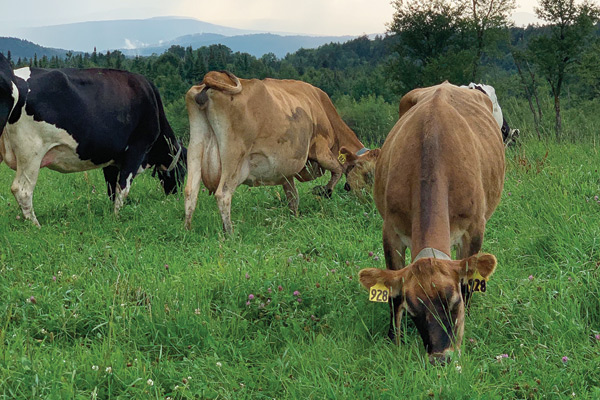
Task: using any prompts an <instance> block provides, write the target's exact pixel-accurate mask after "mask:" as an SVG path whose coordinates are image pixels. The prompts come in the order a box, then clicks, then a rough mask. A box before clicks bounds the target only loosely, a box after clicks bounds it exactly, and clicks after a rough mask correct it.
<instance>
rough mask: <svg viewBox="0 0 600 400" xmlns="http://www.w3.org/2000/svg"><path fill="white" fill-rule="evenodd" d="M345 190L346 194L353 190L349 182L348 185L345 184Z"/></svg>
mask: <svg viewBox="0 0 600 400" xmlns="http://www.w3.org/2000/svg"><path fill="white" fill-rule="evenodd" d="M344 190H345V191H346V192H349V191H350V190H351V189H350V185H349V184H348V182H346V183H345V184H344Z"/></svg>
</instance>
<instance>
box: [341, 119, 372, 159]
mask: <svg viewBox="0 0 600 400" xmlns="http://www.w3.org/2000/svg"><path fill="white" fill-rule="evenodd" d="M338 125H339V126H336V127H334V128H335V130H336V132H337V137H338V141H339V147H340V148H341V147H345V148H347V149H348V150H350V151H351V152H352V153H356V152H357V151H359V150H361V149H364V148H365V146H364V145H363V144H362V142H361V141H360V140H358V138H357V137H356V134H355V133H354V132H353V131H352V129H350V128H349V127H348V125H346V123H345V122H344V121H342V120H341V119H340V121H339V124H338Z"/></svg>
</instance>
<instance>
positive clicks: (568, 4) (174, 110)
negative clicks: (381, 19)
mask: <svg viewBox="0 0 600 400" xmlns="http://www.w3.org/2000/svg"><path fill="white" fill-rule="evenodd" d="M392 4H393V5H394V8H395V10H396V11H395V13H394V15H393V17H392V20H391V22H390V23H389V24H388V31H387V32H386V34H385V35H381V36H376V37H374V38H368V37H367V36H361V37H358V38H356V39H354V40H351V41H348V42H346V43H330V44H327V45H324V46H321V47H319V48H317V49H300V50H298V51H297V52H295V53H293V54H288V55H286V56H285V57H283V58H281V59H279V58H277V57H276V56H275V55H274V54H272V53H271V54H265V55H263V56H262V57H255V56H252V55H250V54H248V53H241V52H233V51H232V50H231V49H229V48H228V47H226V46H224V45H211V46H207V47H201V48H198V49H192V48H191V47H182V46H172V47H171V48H169V49H168V50H167V51H166V52H164V53H163V54H160V55H158V54H155V55H152V56H149V57H126V56H125V55H124V54H123V53H121V52H120V51H112V52H111V51H107V52H104V53H102V52H96V51H93V52H92V53H83V54H82V53H79V54H74V53H68V54H67V55H66V57H64V58H61V57H57V56H53V57H50V58H48V57H45V56H43V57H41V58H38V57H37V56H36V57H34V58H32V59H19V60H12V61H13V63H14V64H15V66H16V67H22V66H31V67H41V68H65V67H72V68H92V67H100V68H117V69H124V70H128V71H131V72H136V73H139V74H142V75H144V76H146V77H148V78H149V79H150V80H151V81H152V82H154V84H155V85H156V86H157V87H158V88H159V90H160V92H161V95H162V97H163V102H164V104H165V109H166V112H167V116H168V118H169V121H170V122H171V124H172V125H173V128H174V129H175V131H176V132H177V133H178V135H180V136H183V137H184V138H185V137H186V136H187V134H188V133H189V128H188V123H187V114H186V111H185V101H184V95H185V92H186V91H187V90H188V89H189V88H190V87H191V86H192V85H194V84H198V83H199V82H200V81H201V80H202V78H203V76H204V74H206V72H208V71H211V70H229V71H231V72H233V73H234V74H235V75H237V76H239V77H243V78H258V79H263V78H266V77H270V78H277V79H298V80H303V81H306V82H309V83H311V84H313V85H315V86H317V87H319V88H321V89H323V90H324V91H325V92H326V93H327V94H328V95H329V96H330V97H332V99H333V100H334V103H335V104H336V107H337V108H338V110H339V111H340V114H341V115H342V117H343V118H344V119H345V120H346V122H347V123H348V124H349V125H350V127H351V128H352V129H353V130H355V132H356V133H357V135H358V136H359V137H360V138H361V140H363V141H364V142H365V143H370V144H380V143H382V142H383V140H384V139H385V136H386V135H387V133H388V132H389V130H390V129H391V127H392V126H393V124H394V123H395V121H396V119H397V104H398V101H399V98H400V97H401V96H402V95H403V94H405V93H406V92H407V91H409V90H411V89H413V88H415V87H423V86H429V85H434V84H438V83H440V82H443V81H445V80H448V81H450V82H452V83H455V84H459V85H460V84H468V83H469V82H484V83H488V84H491V85H492V86H495V87H496V88H497V91H498V93H501V94H502V95H503V99H502V100H501V103H502V102H503V101H506V100H507V99H512V100H514V101H515V103H518V104H523V105H524V107H526V108H527V109H528V110H529V118H530V119H531V120H532V122H533V123H532V126H533V128H534V130H535V135H537V137H539V138H540V139H541V138H544V137H546V138H547V137H549V136H553V137H554V138H555V139H556V140H562V139H564V138H563V123H562V122H563V121H562V103H561V100H562V99H563V98H564V97H565V93H567V94H568V96H567V97H568V99H567V108H573V107H579V106H581V104H582V103H585V104H588V103H594V102H595V99H596V98H597V97H598V95H600V51H599V50H600V28H599V25H598V23H597V22H598V18H599V16H600V11H599V9H598V7H597V6H596V5H595V4H594V3H592V2H589V1H587V0H585V1H583V2H581V3H577V2H575V0H539V5H538V7H537V8H536V14H537V16H538V17H539V18H540V19H541V20H543V21H544V22H545V24H544V25H542V26H537V25H536V26H532V25H530V26H528V27H525V28H517V27H513V26H511V23H510V20H509V17H510V15H511V13H512V11H513V10H514V7H515V5H514V0H461V1H449V0H434V1H430V0H395V1H394V2H393V3H392ZM548 99H550V102H551V103H552V111H553V112H551V113H550V114H549V115H548V107H546V106H545V104H546V103H547V102H548ZM586 102H587V103H586ZM588 107H589V104H588ZM550 119H553V120H554V121H553V122H554V124H553V127H552V129H546V128H545V127H547V126H548V123H549V122H548V121H549V120H550ZM567 138H568V136H567Z"/></svg>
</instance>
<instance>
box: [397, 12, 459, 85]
mask: <svg viewBox="0 0 600 400" xmlns="http://www.w3.org/2000/svg"><path fill="white" fill-rule="evenodd" d="M392 5H393V6H394V8H395V9H396V12H395V13H394V17H393V20H392V22H391V23H390V24H389V27H388V29H389V30H388V32H389V33H391V34H394V35H396V36H397V37H398V41H397V43H396V45H395V46H394V50H395V51H396V52H397V54H398V57H397V58H395V59H392V60H391V61H390V67H391V68H390V69H389V71H390V74H391V75H392V76H393V78H394V80H395V81H396V82H397V84H398V91H399V92H406V91H408V90H410V89H412V88H414V87H416V86H428V85H431V84H437V83H439V75H440V74H438V73H431V71H429V72H427V66H428V65H429V64H431V63H436V60H437V62H438V63H439V61H440V59H441V58H443V57H445V56H446V55H447V54H448V53H450V52H452V51H454V49H456V48H460V47H462V46H461V44H460V40H461V35H460V32H461V29H462V25H461V24H462V19H461V16H462V15H463V13H464V9H465V8H464V3H463V2H451V1H449V0H433V1H430V0H395V1H393V2H392ZM442 64H444V68H445V69H446V70H448V69H450V68H453V67H455V66H457V65H456V64H454V65H448V64H445V63H442ZM460 64H461V65H458V66H460V68H461V69H464V66H463V65H462V64H464V63H460ZM436 68H437V67H436ZM434 69H435V68H434Z"/></svg>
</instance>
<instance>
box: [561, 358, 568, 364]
mask: <svg viewBox="0 0 600 400" xmlns="http://www.w3.org/2000/svg"><path fill="white" fill-rule="evenodd" d="M562 362H563V363H565V364H566V363H567V362H569V357H567V356H563V358H562Z"/></svg>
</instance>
